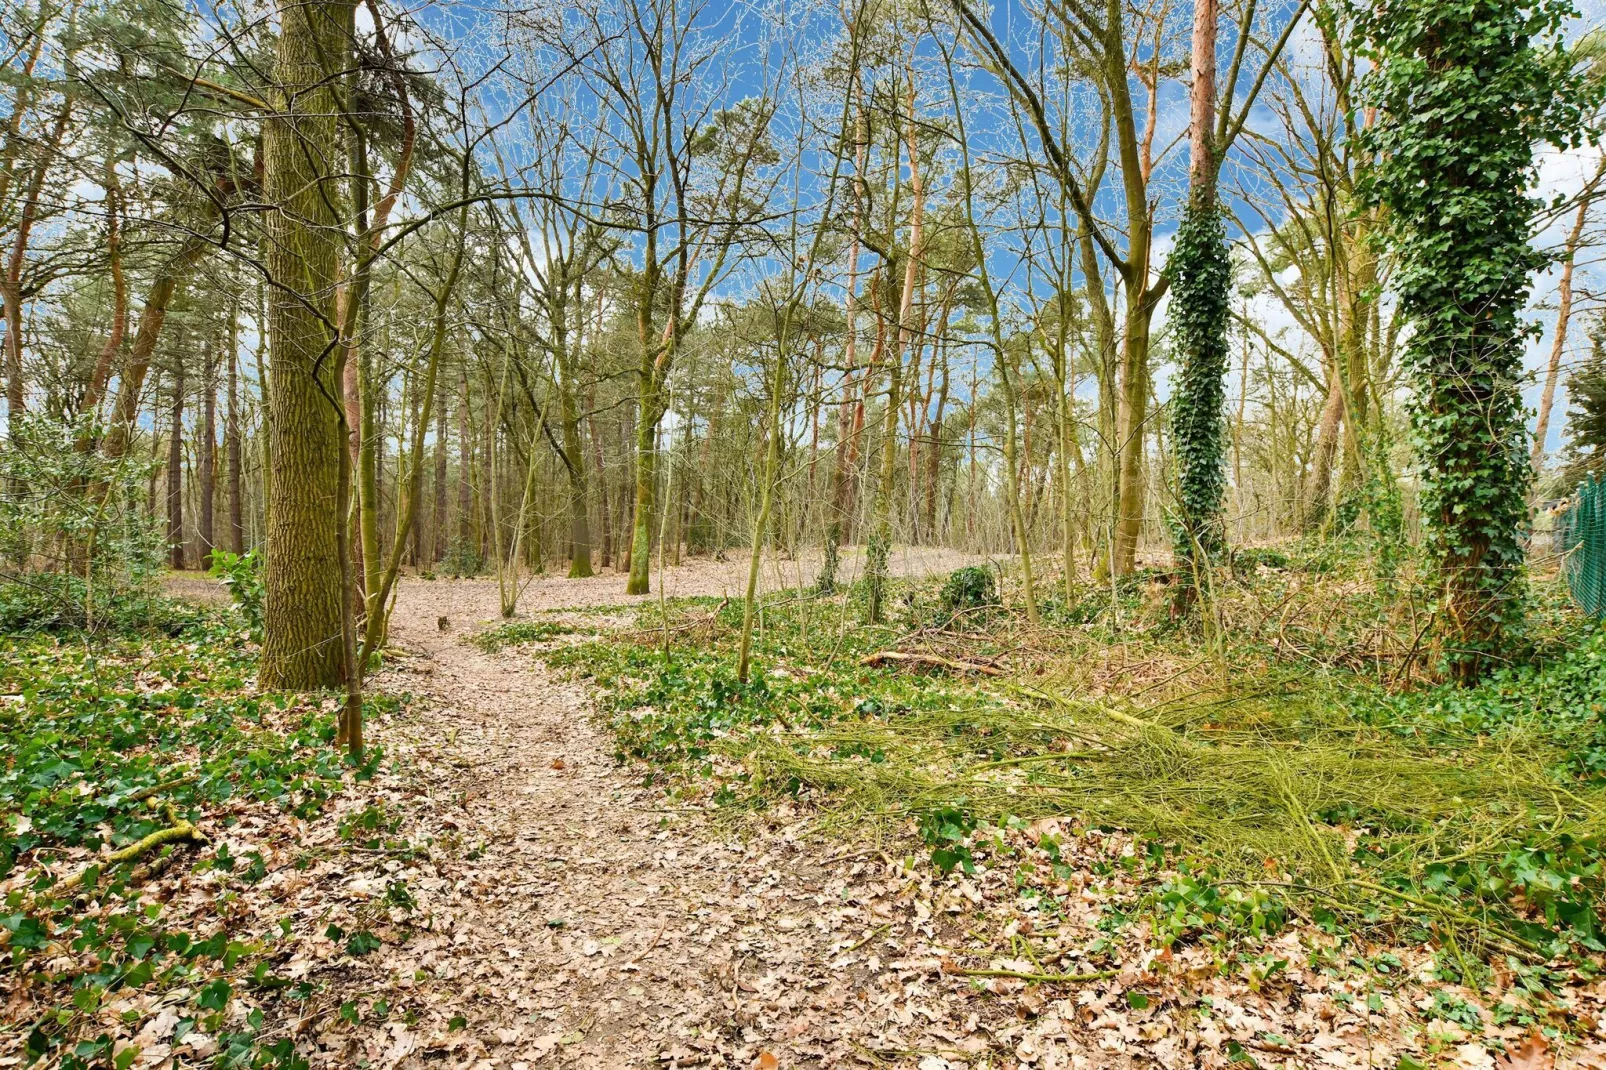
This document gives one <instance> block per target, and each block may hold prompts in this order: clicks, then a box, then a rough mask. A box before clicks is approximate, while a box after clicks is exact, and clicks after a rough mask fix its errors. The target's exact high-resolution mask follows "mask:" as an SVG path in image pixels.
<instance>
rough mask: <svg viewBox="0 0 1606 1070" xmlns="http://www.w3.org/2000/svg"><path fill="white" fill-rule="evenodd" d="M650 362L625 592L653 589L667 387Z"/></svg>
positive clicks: (640, 415)
mask: <svg viewBox="0 0 1606 1070" xmlns="http://www.w3.org/2000/svg"><path fill="white" fill-rule="evenodd" d="M656 380H657V373H656V371H655V370H654V369H653V368H652V367H651V366H650V365H649V366H648V368H647V369H646V371H645V374H644V375H643V376H642V397H641V402H640V404H639V405H638V406H637V408H636V510H635V517H634V519H633V521H632V523H631V534H630V579H629V581H628V582H626V584H625V594H647V593H648V592H649V591H650V590H651V589H652V581H651V568H650V566H651V563H652V513H653V509H652V506H653V501H654V499H655V498H656V497H657V493H656V492H657V489H658V488H657V485H656V482H655V481H656V480H657V478H658V422H659V420H661V419H662V418H663V402H662V401H661V400H660V399H661V397H662V390H663V387H662V386H661V384H659V383H658V382H657V381H656Z"/></svg>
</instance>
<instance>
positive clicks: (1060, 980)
mask: <svg viewBox="0 0 1606 1070" xmlns="http://www.w3.org/2000/svg"><path fill="white" fill-rule="evenodd" d="M942 972H943V973H950V974H956V975H958V976H960V977H1008V978H1010V979H1012V980H1016V981H1031V982H1033V983H1037V984H1044V983H1047V984H1080V983H1081V982H1083V981H1103V980H1107V979H1108V978H1111V977H1114V976H1116V975H1117V974H1119V973H1120V972H1121V971H1120V970H1094V971H1092V972H1091V973H1028V972H1026V971H1025V970H972V969H969V968H967V967H965V966H960V965H958V964H956V963H952V962H944V963H943V964H942Z"/></svg>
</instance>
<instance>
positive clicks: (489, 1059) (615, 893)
mask: <svg viewBox="0 0 1606 1070" xmlns="http://www.w3.org/2000/svg"><path fill="white" fill-rule="evenodd" d="M947 556H948V555H942V557H943V558H944V559H943V560H937V559H936V558H933V560H932V561H931V562H929V564H930V565H933V566H942V565H946V566H947V567H952V562H951V561H948V560H946V558H947ZM920 564H922V565H925V564H928V562H924V561H922V562H920ZM905 567H908V565H907V562H906V563H905ZM742 574H743V570H742V569H741V568H740V567H738V566H736V565H733V564H726V565H724V566H712V565H705V566H701V567H694V568H689V569H685V570H677V571H676V572H675V573H672V574H671V576H670V578H669V580H670V588H669V589H670V590H671V591H672V592H675V593H708V594H718V593H720V591H721V589H726V588H728V587H730V586H733V585H734V583H735V582H737V579H738V577H740V576H741V575H742ZM620 586H621V579H620V577H617V576H614V575H609V576H606V577H602V578H598V579H596V580H588V581H571V580H547V581H540V582H538V583H536V584H535V585H533V586H532V587H531V588H530V589H529V590H528V591H527V592H526V600H525V602H524V603H523V604H521V609H522V610H525V611H529V612H533V611H536V610H540V609H546V608H553V607H563V606H585V605H598V604H616V603H618V602H620V601H623V599H622V597H621V596H620V594H619V590H620ZM495 610H496V587H495V584H494V583H490V582H485V581H468V582H464V581H457V582H453V581H436V582H433V583H430V582H425V581H410V582H407V583H406V584H404V585H403V587H402V589H401V593H400V599H399V604H398V608H397V613H396V617H395V623H394V632H395V638H396V639H397V640H398V641H399V643H400V644H401V645H402V646H403V647H405V648H407V649H409V650H412V651H414V652H416V654H417V655H420V656H419V657H416V658H413V659H409V660H407V661H406V662H404V663H403V664H402V665H400V666H398V667H396V668H394V669H392V670H390V671H388V672H387V673H386V674H385V676H384V678H383V679H382V680H381V686H382V687H386V688H389V689H391V690H393V691H402V690H406V691H411V692H412V693H413V694H414V695H415V696H417V697H418V701H416V702H415V703H414V704H413V705H412V711H413V712H412V714H411V715H409V716H408V717H407V718H405V719H404V720H403V723H401V724H397V725H395V726H392V727H389V728H385V727H383V726H382V732H388V733H391V736H390V738H392V739H394V738H395V736H396V734H398V733H397V730H398V729H399V730H400V733H399V734H402V735H405V736H408V737H410V738H411V743H409V744H405V745H404V746H403V747H402V748H401V749H402V750H404V751H409V752H410V753H411V758H412V760H413V761H414V762H415V763H416V766H415V768H414V770H413V772H412V780H413V781H414V782H415V784H422V785H427V790H423V791H422V792H419V791H418V789H416V788H415V789H413V791H414V797H412V798H410V799H404V800H400V802H401V803H402V804H403V808H404V809H409V810H411V811H412V812H413V813H414V814H415V815H417V816H416V817H415V818H414V819H413V820H414V821H416V822H417V826H418V829H419V832H420V833H428V832H429V830H430V827H431V826H434V829H435V835H437V836H438V837H441V842H442V843H445V844H447V845H448V846H456V847H457V848H458V855H457V860H455V861H443V860H440V858H439V854H438V853H437V857H436V859H434V860H432V862H431V863H426V864H424V865H421V866H417V865H415V866H413V867H410V868H406V869H403V867H400V866H398V865H396V864H395V863H391V864H390V866H391V868H392V870H393V872H396V873H398V874H399V875H401V876H403V877H404V878H405V877H406V876H407V875H408V874H412V875H413V876H412V880H411V881H410V886H411V887H413V888H414V889H415V893H416V895H417V897H418V900H419V906H418V908H417V911H416V912H415V914H414V915H413V918H412V923H413V924H417V921H416V918H417V917H418V916H427V917H429V918H430V919H431V922H430V924H431V926H432V930H431V931H429V932H424V933H415V934H414V935H413V936H412V937H411V938H409V939H407V940H406V941H403V942H400V943H399V945H398V946H395V947H391V946H388V945H387V947H386V948H385V949H384V952H383V953H382V954H381V955H373V956H370V957H369V958H367V959H363V960H360V962H358V963H353V964H351V965H350V967H349V969H350V970H351V971H352V976H350V977H349V978H348V979H347V980H348V982H349V983H350V984H351V985H353V986H354V987H355V988H356V989H357V990H362V988H363V986H364V985H369V986H377V985H379V984H381V981H380V978H379V976H378V975H377V971H383V973H384V974H386V975H387V977H386V979H385V980H384V981H383V985H384V986H385V987H386V990H387V991H391V990H394V992H395V997H394V998H393V999H388V1000H387V1002H389V1003H391V1005H392V1006H398V1007H399V1006H402V1005H405V1006H407V1007H408V1008H409V1014H410V1016H411V1017H413V1018H414V1021H413V1022H412V1023H411V1024H410V1025H408V1024H404V1023H402V1022H397V1021H395V1020H394V1016H392V1019H391V1020H390V1021H388V1022H386V1023H383V1024H378V1023H375V1024H371V1025H370V1024H368V1023H367V1022H365V1023H364V1026H363V1027H361V1028H358V1029H355V1030H352V1031H350V1032H345V1033H342V1032H340V1030H339V1029H338V1027H337V1028H336V1030H335V1031H334V1032H333V1033H332V1034H331V1035H329V1036H327V1037H325V1038H324V1040H325V1050H326V1051H329V1053H330V1054H331V1055H335V1056H336V1057H337V1061H339V1060H345V1059H351V1058H353V1057H356V1058H359V1059H360V1058H367V1059H369V1060H370V1061H372V1062H375V1063H378V1064H381V1065H395V1064H398V1063H400V1064H405V1065H440V1061H439V1060H440V1059H441V1058H442V1057H445V1058H446V1059H447V1060H449V1062H450V1064H451V1065H457V1066H483V1065H492V1066H506V1067H511V1068H512V1070H523V1068H526V1067H536V1066H566V1067H647V1066H656V1067H670V1066H728V1067H750V1066H761V1067H774V1066H776V1065H780V1066H819V1067H825V1066H836V1065H843V1064H845V1063H850V1062H857V1063H860V1064H864V1063H874V1064H877V1065H883V1066H911V1067H913V1066H919V1067H920V1068H921V1070H941V1068H944V1067H948V1066H950V1065H955V1066H958V1065H967V1064H968V1060H965V1059H963V1058H961V1055H960V1053H961V1052H968V1054H970V1055H971V1057H972V1058H974V1057H975V1056H976V1055H978V1054H980V1052H982V1051H985V1050H987V1049H992V1050H995V1051H996V1050H998V1046H999V1045H1000V1044H1002V1045H1004V1049H1003V1050H1005V1051H1008V1050H1009V1049H1010V1047H1011V1046H1012V1044H1011V1041H1010V1038H1009V1036H1008V1035H1007V1032H1006V1034H1005V1035H1002V1036H1000V1035H997V1034H987V1033H985V1032H984V1031H979V1029H978V1024H977V1021H976V1019H975V1018H974V1017H973V1016H972V1017H971V1018H970V1020H969V1022H968V1030H967V1023H966V1022H965V1021H964V1020H962V1015H963V1013H964V1010H965V1007H964V1003H963V1001H962V1000H961V1001H955V1000H954V996H955V995H957V994H958V989H959V988H960V987H961V986H960V985H959V984H958V983H957V979H954V978H945V977H943V976H942V975H941V957H940V953H939V952H938V951H935V950H934V949H933V948H932V947H931V945H930V942H929V938H930V937H931V936H932V926H931V924H930V923H929V918H930V917H931V913H930V910H931V908H930V905H929V904H926V903H922V904H920V905H918V906H917V905H916V904H915V903H914V902H913V898H914V897H912V896H910V895H908V894H906V893H907V892H908V889H907V888H904V887H902V884H903V882H900V881H899V880H897V879H895V878H893V877H891V876H889V873H890V867H888V866H887V865H886V864H885V862H884V861H882V860H881V859H879V858H878V857H876V855H877V852H874V851H863V850H857V851H856V850H855V849H854V845H850V846H848V847H844V848H838V849H837V850H838V852H839V853H838V855H837V857H836V859H835V860H833V859H832V858H830V857H828V854H829V852H828V851H827V850H822V849H821V848H820V847H819V846H818V845H813V846H808V847H804V846H802V845H800V844H799V842H798V832H799V828H800V826H799V825H792V826H789V825H787V824H786V821H787V820H791V821H794V822H796V821H797V818H796V817H795V816H789V815H785V814H782V815H778V818H779V820H778V822H776V823H773V824H771V825H769V826H766V827H754V828H750V829H744V830H743V837H742V839H741V840H740V841H738V840H736V839H734V838H733V837H732V835H731V834H730V833H729V832H728V831H721V830H720V829H718V828H716V827H715V826H713V825H712V824H711V823H710V822H709V821H708V820H707V818H706V817H705V815H703V814H702V812H701V811H695V810H689V809H685V808H681V809H677V808H674V807H673V806H669V805H666V803H665V801H664V796H663V794H662V792H661V791H658V790H648V789H645V788H642V787H641V786H640V781H641V772H640V770H638V769H632V768H628V767H622V766H620V765H619V764H617V763H616V762H615V761H614V760H613V758H612V756H611V754H612V752H611V742H610V740H609V739H608V738H607V737H606V736H605V734H604V733H603V732H602V731H601V730H599V729H598V728H597V727H595V726H594V725H593V724H592V722H591V720H590V718H589V716H588V711H587V708H586V702H585V696H584V694H583V693H582V691H581V690H580V688H579V687H578V686H577V685H573V684H568V683H564V682H561V681H558V680H555V679H553V678H552V677H551V676H550V675H549V674H547V673H546V672H545V670H543V669H542V668H540V667H539V665H538V664H537V662H536V661H535V660H534V659H533V658H532V657H531V656H530V655H529V654H528V653H527V652H525V653H522V654H521V653H520V652H519V651H517V650H509V651H503V652H500V653H498V654H494V655H492V654H485V653H482V652H481V651H479V650H478V649H477V648H476V647H473V646H471V645H469V644H467V643H465V642H463V641H462V640H463V638H464V635H465V633H467V632H470V631H472V630H476V629H479V628H482V627H485V626H487V625H488V623H489V619H490V618H492V617H494V616H495ZM441 617H445V618H447V620H448V621H449V622H450V625H451V628H450V630H449V631H446V632H442V631H441V630H440V629H439V626H438V620H439V618H441ZM382 738H383V736H382ZM388 779H390V780H391V781H393V782H394V781H395V780H396V778H394V777H393V778H388ZM402 794H408V793H407V792H406V791H403V792H402ZM410 823H412V822H410ZM857 846H862V845H857ZM843 855H846V856H848V857H843ZM415 871H416V872H415ZM373 883H374V882H373V881H372V880H370V881H369V884H368V887H370V888H372V887H373ZM901 893H902V894H901ZM1011 1017H1013V1016H1011ZM1050 1047H1052V1045H1050ZM939 1050H946V1051H947V1052H948V1053H949V1057H948V1058H945V1057H944V1056H942V1055H940V1054H937V1052H938V1051H939ZM1047 1054H1048V1055H1049V1058H1048V1060H1047V1061H1041V1062H1039V1061H1038V1060H1037V1059H1035V1058H1034V1059H1033V1061H1034V1062H1038V1065H1040V1066H1043V1067H1054V1066H1068V1065H1071V1063H1070V1062H1068V1061H1060V1060H1059V1059H1058V1058H1057V1057H1055V1056H1054V1055H1053V1053H1052V1052H1048V1053H1047ZM1033 1055H1034V1056H1035V1055H1036V1049H1033ZM950 1058H951V1059H952V1060H953V1061H952V1062H950ZM993 1065H1001V1064H996V1063H995V1064H993ZM1100 1065H1103V1064H1102V1063H1101V1064H1100Z"/></svg>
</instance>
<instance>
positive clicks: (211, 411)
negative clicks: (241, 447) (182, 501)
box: [195, 353, 217, 565]
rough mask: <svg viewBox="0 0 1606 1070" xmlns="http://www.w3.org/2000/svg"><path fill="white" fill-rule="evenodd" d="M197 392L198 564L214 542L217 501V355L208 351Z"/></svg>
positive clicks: (205, 556) (202, 561) (210, 551)
mask: <svg viewBox="0 0 1606 1070" xmlns="http://www.w3.org/2000/svg"><path fill="white" fill-rule="evenodd" d="M201 389H202V393H201V441H200V444H199V447H198V448H197V449H196V451H195V452H196V458H195V460H196V469H197V472H196V478H197V479H198V480H200V483H201V488H200V489H201V502H200V506H201V508H200V515H199V516H197V517H196V521H195V527H196V534H197V535H198V536H199V537H200V553H201V564H203V565H204V564H205V563H206V561H207V559H208V558H209V557H210V556H211V554H212V548H213V546H215V545H216V543H215V542H214V541H213V535H214V532H213V528H212V522H213V516H214V513H215V507H216V504H217V357H216V355H215V354H213V353H208V354H207V357H206V376H205V379H204V380H203V385H202V388H201Z"/></svg>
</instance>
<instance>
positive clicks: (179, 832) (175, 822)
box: [51, 803, 206, 892]
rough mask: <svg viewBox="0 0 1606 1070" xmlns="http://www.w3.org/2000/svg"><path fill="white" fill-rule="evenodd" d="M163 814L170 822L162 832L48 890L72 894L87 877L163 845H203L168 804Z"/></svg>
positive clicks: (196, 832)
mask: <svg viewBox="0 0 1606 1070" xmlns="http://www.w3.org/2000/svg"><path fill="white" fill-rule="evenodd" d="M165 812H166V814H167V819H168V820H169V821H171V822H172V824H171V825H170V826H168V827H167V828H165V829H157V830H156V831H155V832H153V833H151V834H150V835H149V836H146V837H144V838H143V839H140V840H136V841H135V842H134V843H131V844H129V845H128V846H127V847H124V848H123V849H122V850H120V851H113V852H112V853H111V854H109V855H107V856H106V857H105V858H103V859H101V860H99V861H97V862H91V863H90V864H89V865H87V866H85V867H84V868H83V869H81V870H79V871H78V872H77V873H74V874H73V875H72V876H70V877H68V878H66V879H65V880H63V881H62V882H61V883H60V884H57V885H56V886H55V888H53V889H51V891H52V892H56V891H62V892H69V891H72V890H73V889H74V888H77V887H80V886H81V885H82V884H83V883H84V881H85V880H86V879H87V878H88V877H89V876H90V874H94V876H95V879H96V880H99V879H100V874H101V871H102V870H104V869H105V868H106V867H107V866H120V865H122V864H123V863H124V862H132V861H134V859H136V858H139V857H141V856H143V855H145V854H148V853H149V852H151V851H154V850H155V849H156V848H158V847H161V846H163V845H165V844H169V843H177V842H179V841H189V842H193V843H205V842H206V837H205V836H203V835H202V834H201V830H200V829H198V828H196V827H195V826H194V825H193V824H191V823H190V822H188V821H186V820H184V819H183V818H181V817H179V816H178V812H177V811H176V810H174V809H173V806H172V804H171V803H169V804H168V806H167V809H166V811H165Z"/></svg>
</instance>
